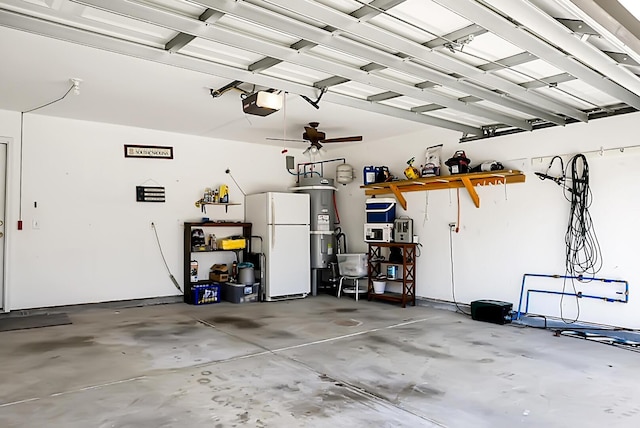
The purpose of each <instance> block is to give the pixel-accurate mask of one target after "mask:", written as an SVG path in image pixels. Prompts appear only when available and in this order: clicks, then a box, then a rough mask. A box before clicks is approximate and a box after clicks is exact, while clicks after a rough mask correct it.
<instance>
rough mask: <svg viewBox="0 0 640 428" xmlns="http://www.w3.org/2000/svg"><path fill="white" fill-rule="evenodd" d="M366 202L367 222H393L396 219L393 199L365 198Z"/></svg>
mask: <svg viewBox="0 0 640 428" xmlns="http://www.w3.org/2000/svg"><path fill="white" fill-rule="evenodd" d="M366 204H367V207H366V213H367V223H393V222H394V220H395V219H396V200H395V199H393V198H373V199H367V201H366Z"/></svg>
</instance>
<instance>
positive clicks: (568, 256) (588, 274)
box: [560, 154, 602, 323]
mask: <svg viewBox="0 0 640 428" xmlns="http://www.w3.org/2000/svg"><path fill="white" fill-rule="evenodd" d="M565 177H566V179H568V181H569V182H568V183H565V185H564V196H565V198H566V199H567V201H569V202H570V204H571V208H570V212H569V221H568V223H567V230H566V232H565V245H566V253H565V266H566V275H565V276H572V277H578V278H582V279H579V281H581V282H589V281H590V278H593V277H594V276H595V275H596V273H598V272H599V271H600V269H602V252H601V249H600V243H599V242H598V236H597V235H596V232H595V229H594V227H593V220H592V219H591V214H590V213H589V207H590V206H591V202H592V200H593V195H592V194H591V188H590V186H589V163H588V162H587V158H586V157H585V156H584V155H583V154H577V155H575V156H573V157H572V158H571V159H570V160H569V163H568V164H567V169H566V171H565ZM566 281H567V280H566V279H565V280H564V284H563V289H562V292H563V293H564V292H565V290H566ZM571 284H572V286H573V291H574V294H575V295H576V307H577V314H576V317H575V319H572V320H567V319H565V317H564V314H563V308H562V304H563V300H564V294H563V295H562V298H561V299H560V317H561V318H562V320H563V321H564V322H566V323H572V322H576V321H577V320H578V318H579V317H580V303H579V298H580V296H579V293H578V292H577V291H576V287H575V283H574V280H573V279H571Z"/></svg>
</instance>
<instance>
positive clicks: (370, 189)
mask: <svg viewBox="0 0 640 428" xmlns="http://www.w3.org/2000/svg"><path fill="white" fill-rule="evenodd" d="M505 181H506V183H507V184H513V183H524V181H525V175H524V174H523V173H522V171H518V170H511V169H510V170H501V171H490V172H472V173H469V174H456V175H443V176H439V177H424V178H416V179H414V180H400V181H391V182H388V183H374V184H367V185H365V186H360V188H361V189H365V190H364V193H365V195H367V196H376V195H388V194H390V193H392V194H393V195H394V196H395V197H396V199H397V200H398V202H399V203H400V205H401V206H402V208H404V209H407V201H406V199H405V198H404V196H403V195H402V193H404V192H419V191H425V190H442V189H458V188H461V187H464V188H465V189H466V190H467V192H468V193H469V195H470V196H471V199H472V200H473V203H474V204H475V206H476V207H478V208H480V197H479V196H478V193H477V192H476V190H475V187H476V186H487V185H500V184H505Z"/></svg>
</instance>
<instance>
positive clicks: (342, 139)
mask: <svg viewBox="0 0 640 428" xmlns="http://www.w3.org/2000/svg"><path fill="white" fill-rule="evenodd" d="M320 141H321V142H323V143H346V142H349V141H362V135H358V136H354V137H340V138H327V139H326V140H320Z"/></svg>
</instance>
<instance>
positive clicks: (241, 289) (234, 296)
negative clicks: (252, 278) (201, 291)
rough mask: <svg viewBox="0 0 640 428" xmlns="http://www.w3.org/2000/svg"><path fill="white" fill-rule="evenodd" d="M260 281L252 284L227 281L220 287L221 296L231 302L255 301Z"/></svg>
mask: <svg viewBox="0 0 640 428" xmlns="http://www.w3.org/2000/svg"><path fill="white" fill-rule="evenodd" d="M259 289H260V283H259V282H257V283H255V284H253V285H245V284H235V283H232V282H227V283H225V284H224V285H223V287H222V298H223V299H224V300H226V301H227V302H231V303H247V302H257V301H258V295H259Z"/></svg>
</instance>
